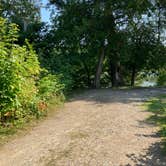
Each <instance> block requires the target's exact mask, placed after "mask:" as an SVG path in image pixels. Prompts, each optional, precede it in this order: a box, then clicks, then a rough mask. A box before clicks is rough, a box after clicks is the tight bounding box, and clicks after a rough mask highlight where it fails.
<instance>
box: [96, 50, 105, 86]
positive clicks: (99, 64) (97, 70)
mask: <svg viewBox="0 0 166 166" xmlns="http://www.w3.org/2000/svg"><path fill="white" fill-rule="evenodd" d="M104 57H105V51H104V47H102V49H101V53H100V57H99V61H98V65H97V69H96V75H95V82H94V86H95V88H100V77H101V73H102V68H103V61H104Z"/></svg>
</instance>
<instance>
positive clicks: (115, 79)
mask: <svg viewBox="0 0 166 166" xmlns="http://www.w3.org/2000/svg"><path fill="white" fill-rule="evenodd" d="M110 73H111V83H112V87H118V86H122V85H124V81H123V77H122V75H121V66H120V61H117V62H113V61H110Z"/></svg>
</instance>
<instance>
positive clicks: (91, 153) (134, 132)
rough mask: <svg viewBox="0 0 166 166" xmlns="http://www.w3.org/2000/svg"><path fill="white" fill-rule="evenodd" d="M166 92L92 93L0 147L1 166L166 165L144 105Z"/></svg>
mask: <svg viewBox="0 0 166 166" xmlns="http://www.w3.org/2000/svg"><path fill="white" fill-rule="evenodd" d="M163 93H166V89H164V88H155V89H153V88H144V89H133V90H111V89H101V90H88V91H85V92H83V93H80V94H78V95H75V96H74V97H73V98H72V99H71V100H70V101H69V102H67V103H66V104H65V106H64V108H63V109H62V110H61V111H58V112H55V113H54V114H53V115H52V116H49V117H48V118H47V119H46V120H44V121H43V122H41V123H40V124H39V125H38V126H36V127H34V128H33V129H32V130H31V131H30V132H29V133H28V134H27V135H24V136H21V137H19V138H16V139H14V140H12V141H10V142H9V143H7V144H5V145H4V146H2V147H0V166H166V156H165V157H164V156H163V155H162V154H161V150H160V145H161V140H160V138H159V136H158V134H157V133H158V130H159V129H158V128H157V127H156V126H154V125H153V124H150V123H148V122H147V121H146V119H147V118H148V117H149V116H150V115H151V113H150V112H147V111H146V110H144V108H143V107H142V106H141V105H142V103H143V102H144V101H146V100H147V99H148V98H149V97H152V96H156V95H159V94H163Z"/></svg>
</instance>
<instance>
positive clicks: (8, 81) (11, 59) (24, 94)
mask: <svg viewBox="0 0 166 166" xmlns="http://www.w3.org/2000/svg"><path fill="white" fill-rule="evenodd" d="M17 34H18V28H17V25H16V24H9V23H8V22H7V21H6V20H5V19H3V18H0V101H1V102H0V113H1V114H0V117H1V123H2V124H5V123H6V122H7V121H8V122H9V121H12V122H15V121H16V120H20V121H22V119H23V118H26V117H29V116H33V115H36V116H37V117H38V116H39V115H41V114H42V113H43V111H44V110H46V109H47V103H48V102H49V100H50V99H51V98H53V97H57V98H58V97H59V96H62V93H63V90H64V88H65V86H64V84H62V83H61V81H60V77H59V76H57V75H51V74H47V75H46V76H43V77H41V71H42V69H41V67H40V64H39V61H38V57H37V55H36V53H35V51H34V50H33V48H32V46H31V45H30V44H29V43H28V42H27V41H26V45H24V46H19V45H17V44H15V43H16V41H17V38H18V35H17Z"/></svg>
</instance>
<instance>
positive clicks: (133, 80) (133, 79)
mask: <svg viewBox="0 0 166 166" xmlns="http://www.w3.org/2000/svg"><path fill="white" fill-rule="evenodd" d="M135 75H136V69H135V66H133V67H132V73H131V86H134V85H135Z"/></svg>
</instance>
